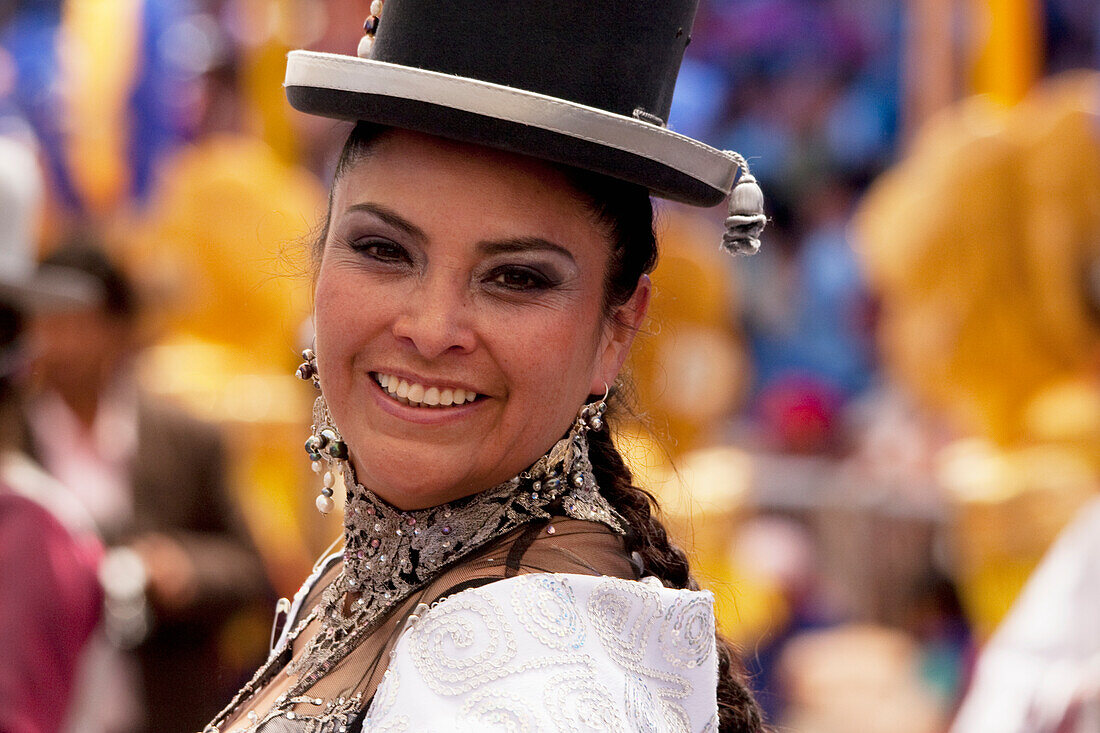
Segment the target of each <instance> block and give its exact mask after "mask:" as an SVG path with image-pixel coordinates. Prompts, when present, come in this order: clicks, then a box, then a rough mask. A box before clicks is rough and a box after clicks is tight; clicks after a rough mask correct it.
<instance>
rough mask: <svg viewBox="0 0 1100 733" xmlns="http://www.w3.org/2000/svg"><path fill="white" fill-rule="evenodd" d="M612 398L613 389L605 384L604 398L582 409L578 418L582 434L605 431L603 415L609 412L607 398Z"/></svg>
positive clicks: (578, 426) (578, 425)
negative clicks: (590, 431) (588, 431)
mask: <svg viewBox="0 0 1100 733" xmlns="http://www.w3.org/2000/svg"><path fill="white" fill-rule="evenodd" d="M610 396H611V388H610V387H608V386H607V382H604V384H603V397H601V398H599V399H598V400H596V401H595V402H589V403H588V404H587V405H585V406H584V407H582V408H581V412H580V414H579V415H578V416H577V428H578V429H579V430H581V431H582V432H584V431H587V430H592V431H595V432H597V433H598V432H600V431H601V430H603V415H604V413H605V412H607V398H608V397H610Z"/></svg>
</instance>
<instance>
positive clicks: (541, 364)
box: [208, 0, 762, 733]
mask: <svg viewBox="0 0 1100 733" xmlns="http://www.w3.org/2000/svg"><path fill="white" fill-rule="evenodd" d="M385 5H386V14H385V18H386V19H385V22H382V21H381V20H380V18H379V16H380V15H381V12H382V2H381V0H375V2H374V3H373V4H372V13H373V14H374V15H373V16H372V19H369V20H368V24H367V30H368V35H367V37H365V38H364V41H363V43H362V44H360V58H351V57H339V56H331V55H326V54H310V53H301V52H295V53H294V54H291V57H290V64H289V66H288V71H287V85H288V96H289V98H290V99H291V102H292V103H293V104H294V105H295V106H297V107H298V108H299V109H303V110H305V111H309V112H313V113H316V114H323V115H328V116H334V117H343V118H347V119H353V120H358V121H359V122H358V124H357V125H356V127H355V128H354V131H353V132H352V133H351V136H350V137H349V139H348V140H347V142H346V143H345V145H344V148H343V152H342V154H341V157H340V161H339V163H338V166H337V170H336V175H335V178H334V182H333V188H332V194H331V197H330V210H329V213H328V218H327V221H326V225H325V229H324V234H323V236H322V238H321V239H320V241H319V242H318V244H317V251H316V252H315V257H314V263H315V268H316V296H315V323H316V329H317V334H316V345H315V350H316V354H314V353H313V351H309V352H307V354H306V357H307V361H306V363H305V364H303V365H302V367H301V368H300V370H299V374H300V376H302V377H303V378H306V379H309V380H311V381H312V382H313V383H314V385H315V386H317V387H318V388H319V389H320V390H321V394H320V396H319V397H318V398H317V402H316V404H315V407H314V426H313V427H314V434H313V435H312V436H311V437H310V439H309V440H308V441H307V446H306V447H307V451H308V452H309V454H310V457H311V458H312V459H313V461H314V468H315V469H317V470H318V472H319V473H322V474H323V477H324V482H323V489H322V494H321V496H320V497H318V508H319V509H321V510H322V511H328V510H331V509H332V508H333V507H334V501H333V500H332V498H331V497H332V496H333V493H334V491H336V490H338V488H340V487H342V488H343V490H344V491H345V496H346V501H345V519H344V536H343V548H342V550H341V551H340V552H339V553H337V554H335V555H333V556H331V557H329V558H325V559H323V560H322V561H321V562H319V563H318V566H317V569H316V572H315V573H314V574H313V576H311V577H310V578H309V579H308V580H307V581H306V583H305V584H304V585H303V587H302V589H301V591H299V593H298V594H297V595H296V596H295V599H294V602H293V604H291V605H290V607H289V608H288V609H284V610H285V612H286V618H285V619H284V618H280V619H279V621H280V624H281V631H280V633H279V635H278V639H277V641H276V642H275V644H274V645H273V648H272V652H271V656H270V658H269V660H268V662H267V664H265V665H264V667H263V668H262V669H260V670H259V672H257V674H256V676H255V677H254V678H253V679H252V680H251V681H250V682H249V683H248V684H247V685H246V686H245V687H244V689H242V690H241V692H240V693H239V694H238V695H237V697H236V698H234V700H232V701H231V702H230V704H229V705H228V706H227V707H226V708H225V709H224V710H223V711H222V712H221V713H220V714H219V715H218V716H217V718H216V719H215V720H214V721H213V723H211V725H210V726H209V727H208V731H217V732H220V731H262V732H263V733H274V732H277V731H280V732H286V733H290V732H299V731H301V732H305V731H311V732H320V733H337V732H341V733H342V732H344V731H358V730H365V731H376V730H378V731H381V730H387V731H389V730H418V731H443V730H447V731H450V730H477V731H483V730H523V731H527V730H530V731H543V730H558V729H562V730H593V731H611V730H614V731H618V730H623V731H626V730H656V731H703V730H706V731H713V730H722V731H745V732H753V731H760V730H762V724H761V721H760V716H759V712H758V710H757V708H756V705H755V703H754V702H753V700H752V698H751V696H750V695H749V693H748V692H747V690H746V688H745V686H744V684H743V682H742V681H741V678H740V675H739V672H738V671H737V670H738V669H739V665H738V664H737V663H736V661H735V659H734V657H733V655H732V652H731V650H730V649H729V647H728V646H727V645H726V643H725V642H724V641H723V640H722V639H721V637H718V636H716V635H715V628H714V616H713V612H712V598H711V596H710V594H709V593H706V592H702V591H699V590H698V588H697V585H696V584H695V582H694V580H693V579H692V578H691V575H690V573H689V570H688V566H687V562H686V560H685V557H684V554H683V552H682V551H680V550H679V549H677V548H676V547H674V546H672V545H671V544H670V542H669V541H668V538H667V536H666V533H665V529H664V527H663V526H662V525H661V523H660V522H659V521H658V520H657V519H656V517H655V516H654V510H655V505H654V503H653V501H652V497H651V496H650V495H649V494H648V493H646V492H645V491H643V490H641V489H639V488H636V487H634V486H633V484H632V477H631V475H630V472H629V471H628V470H627V468H626V467H625V465H624V463H623V460H622V458H621V457H620V455H619V453H618V452H617V450H616V448H615V446H614V444H613V442H612V440H611V438H610V437H609V435H608V432H607V430H606V428H605V424H604V423H605V421H606V419H607V418H609V417H610V412H612V411H611V410H609V408H608V403H609V402H613V400H612V397H613V387H612V385H614V384H615V382H616V379H617V378H618V376H619V372H620V369H621V368H622V365H623V362H624V360H625V359H626V357H627V354H628V352H629V350H630V346H631V343H632V341H633V338H634V336H635V334H636V333H637V331H638V329H639V327H640V325H641V323H642V321H643V319H644V317H645V313H646V308H647V305H648V301H649V295H650V283H649V278H648V277H647V273H648V272H649V271H650V270H652V268H653V266H654V265H655V263H656V241H655V238H654V234H653V208H652V204H651V202H650V198H649V196H650V194H651V193H658V194H660V195H664V196H668V197H670V198H677V199H680V200H684V201H687V202H689V203H695V204H711V203H715V202H716V201H717V200H719V199H720V198H721V197H722V196H725V195H728V194H730V192H731V190H732V189H733V182H734V180H735V177H736V176H737V173H738V170H739V169H740V173H741V176H740V178H739V179H737V180H739V181H740V183H739V184H738V188H737V190H736V191H735V192H734V193H735V195H733V196H732V197H731V212H730V218H729V220H728V221H727V234H726V237H725V240H724V246H725V247H726V248H727V249H730V250H736V251H740V250H746V251H751V250H753V249H755V246H756V245H757V244H758V242H756V236H757V235H758V234H759V230H760V226H761V221H760V220H761V218H762V214H761V213H760V212H758V211H756V210H754V209H753V208H752V206H749V207H748V208H743V207H741V204H740V203H738V202H741V203H744V202H749V204H752V205H753V206H755V205H756V204H754V203H753V202H756V203H758V199H759V191H758V190H757V189H755V183H753V182H752V180H751V177H750V176H748V174H747V169H746V168H745V166H744V161H743V159H741V158H740V156H737V155H736V154H726V153H721V152H719V151H715V150H713V149H711V148H707V147H706V146H704V145H701V144H700V143H697V142H695V141H692V140H689V139H687V138H683V137H681V136H678V135H675V134H674V133H671V132H669V131H668V130H667V129H665V127H664V125H663V119H664V118H665V116H667V112H668V106H669V101H670V100H669V95H670V92H671V88H672V82H673V81H674V79H675V73H676V69H677V67H678V64H679V59H680V54H682V52H683V46H684V45H685V44H686V42H687V33H686V30H685V29H690V23H691V20H692V16H693V15H694V8H695V6H694V2H693V1H692V0H674V1H671V2H667V3H662V4H661V5H660V7H657V6H653V7H648V6H646V7H645V8H642V7H641V6H640V5H639V4H637V3H634V2H607V3H602V4H592V6H593V7H594V8H596V10H593V9H592V8H590V7H589V6H588V4H585V5H583V6H578V12H579V13H582V14H585V15H588V16H590V17H588V18H586V19H577V18H571V19H570V22H569V23H563V22H561V18H560V17H559V16H558V15H556V14H555V13H554V12H553V5H554V3H553V2H552V1H551V0H527V2H524V3H515V2H514V0H485V1H484V2H481V3H475V4H472V5H471V4H465V5H463V6H461V8H460V7H458V6H457V5H456V4H455V5H453V4H451V3H440V2H438V0H386V3H385ZM580 20H586V21H587V22H588V23H589V25H587V26H584V27H583V29H582V30H580V31H576V30H575V28H576V23H577V22H579V21H580ZM471 23H472V25H471ZM582 25H584V24H583V23H582ZM642 26H645V28H646V30H645V32H644V33H639V32H638V28H639V27H642ZM461 28H467V31H464V32H472V31H471V29H472V28H479V29H482V30H483V31H484V34H487V35H488V36H494V34H503V35H502V37H501V39H499V40H500V43H505V42H506V45H505V46H501V45H500V44H499V43H498V44H495V45H494V43H493V42H489V43H487V44H480V43H479V44H475V45H469V44H468V40H469V39H468V37H467V36H466V35H463V33H464V32H460V29H461ZM425 29H429V30H431V29H434V30H431V32H428V33H427V35H425ZM438 33H444V36H442V37H443V38H445V39H446V41H447V42H446V43H440V42H439V41H440V36H438ZM375 34H377V43H376V44H375V43H374V40H375V39H374V36H375ZM482 40H491V39H488V38H483V39H482ZM579 41H580V42H579ZM563 46H569V47H570V49H569V53H564V52H563V51H562V47H563ZM498 47H499V54H500V57H498V56H497V55H496V52H495V51H491V50H492V49H497V48H498ZM486 49H490V51H486ZM409 54H412V56H409ZM413 57H415V58H413ZM505 57H507V60H506V61H505ZM521 57H522V58H521ZM624 58H627V59H630V58H632V59H635V60H639V61H640V60H642V59H644V60H645V68H647V69H649V72H647V73H633V74H630V75H628V76H626V77H623V76H621V75H616V76H615V77H614V78H613V79H609V78H606V72H607V71H608V70H609V69H612V68H613V67H614V66H615V65H619V64H621V63H622V61H623V59H624ZM548 59H549V60H551V61H553V63H550V65H549V66H547V63H548ZM555 59H556V60H555ZM658 62H660V63H658ZM554 64H558V65H557V66H555V65H554ZM662 64H663V66H662ZM536 67H537V68H538V73H532V71H533V70H535V69H536ZM548 68H549V69H551V70H552V72H553V73H551V74H550V75H547V74H546V73H545V72H546V70H547V69H548ZM650 72H651V73H650ZM567 77H568V79H572V78H573V77H579V78H580V79H581V80H582V81H585V80H588V81H590V82H592V83H596V82H597V81H598V84H596V85H597V86H602V87H603V88H604V91H605V92H606V93H607V95H608V98H607V102H608V103H607V104H606V105H605V107H602V108H596V107H593V106H589V105H588V104H585V103H584V102H588V103H591V102H592V101H593V100H592V99H591V98H590V97H587V96H585V95H587V94H589V93H590V91H591V90H589V89H588V85H587V84H584V83H582V84H581V85H580V87H579V88H578V87H577V86H576V84H575V79H574V80H573V81H569V80H568V79H567ZM624 85H625V86H624ZM503 102H507V104H503ZM604 138H606V139H604ZM742 183H744V184H745V185H744V186H743V185H742ZM325 463H327V464H328V465H327V467H326V466H325ZM338 485H339V486H338Z"/></svg>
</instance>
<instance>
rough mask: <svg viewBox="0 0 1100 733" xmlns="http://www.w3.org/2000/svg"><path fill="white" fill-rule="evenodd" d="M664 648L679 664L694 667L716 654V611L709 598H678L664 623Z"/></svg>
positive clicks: (665, 655)
mask: <svg viewBox="0 0 1100 733" xmlns="http://www.w3.org/2000/svg"><path fill="white" fill-rule="evenodd" d="M660 643H661V652H662V653H663V654H664V657H665V659H666V660H667V661H668V662H669V663H670V664H674V665H676V666H677V667H685V668H687V669H694V668H695V667H698V666H699V665H702V664H705V663H707V662H709V661H710V659H711V656H712V654H714V614H713V612H712V611H711V604H710V601H709V599H706V598H704V597H701V596H691V597H690V598H689V599H688V600H685V599H684V597H683V596H680V597H677V598H676V602H675V603H673V604H672V607H671V608H669V609H668V611H667V612H666V613H665V616H664V619H662V623H661V633H660Z"/></svg>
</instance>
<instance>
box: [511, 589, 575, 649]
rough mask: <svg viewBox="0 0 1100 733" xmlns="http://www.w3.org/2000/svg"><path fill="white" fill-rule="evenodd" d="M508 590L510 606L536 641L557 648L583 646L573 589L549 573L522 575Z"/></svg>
mask: <svg viewBox="0 0 1100 733" xmlns="http://www.w3.org/2000/svg"><path fill="white" fill-rule="evenodd" d="M518 580H519V582H517V583H516V587H515V589H514V590H513V591H512V608H513V609H514V610H515V613H516V618H517V619H519V622H520V623H521V624H523V628H525V629H527V631H528V632H529V633H530V634H531V635H532V636H534V637H535V638H536V639H538V640H539V641H540V642H542V643H543V644H545V645H546V646H548V647H550V648H551V649H558V650H560V651H566V650H573V651H576V650H577V649H580V648H581V647H582V646H584V642H585V637H586V634H585V629H584V621H582V620H581V617H580V614H578V613H577V601H576V598H574V596H573V589H572V588H570V587H569V583H567V582H566V581H565V580H563V579H561V578H558V577H556V576H553V575H544V574H535V575H525V576H522V577H521V578H519V579H518Z"/></svg>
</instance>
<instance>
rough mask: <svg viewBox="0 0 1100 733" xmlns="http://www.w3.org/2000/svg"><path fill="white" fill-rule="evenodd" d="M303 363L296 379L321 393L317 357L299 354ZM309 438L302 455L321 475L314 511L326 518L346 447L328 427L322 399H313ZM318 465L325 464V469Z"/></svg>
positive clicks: (329, 418) (310, 352) (308, 352)
mask: <svg viewBox="0 0 1100 733" xmlns="http://www.w3.org/2000/svg"><path fill="white" fill-rule="evenodd" d="M302 358H303V359H305V361H303V362H302V364H301V365H299V367H298V371H297V376H298V378H299V379H302V380H309V381H312V382H313V386H314V387H316V388H317V389H321V380H320V375H319V374H318V373H317V357H316V355H315V354H314V353H313V350H312V349H306V350H305V351H303V352H302ZM311 429H312V434H311V435H310V436H309V437H308V438H306V444H305V449H306V454H307V455H308V456H309V460H310V461H311V462H312V467H313V472H314V473H318V474H322V476H321V483H322V486H321V493H320V494H319V495H318V496H317V500H316V504H317V511H319V512H321V514H328V513H329V512H331V511H332V509H333V507H334V506H335V505H336V502H334V501H333V500H332V488H333V486H335V485H336V473H340V474H343V471H342V470H339V469H340V464H341V463H343V462H344V461H346V460H347V459H348V445H347V443H345V442H344V439H343V437H342V436H341V435H340V432H339V431H338V430H337V429H336V426H335V425H333V424H332V415H330V414H329V411H328V403H327V402H326V401H325V395H324V394H323V393H322V394H319V395H317V399H316V400H314V402H313V425H312V428H311ZM322 461H324V462H325V463H327V464H328V466H327V467H326V466H325V465H324V464H323V463H322Z"/></svg>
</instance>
